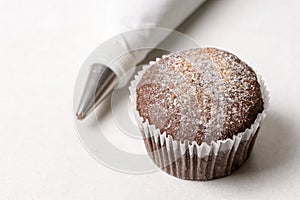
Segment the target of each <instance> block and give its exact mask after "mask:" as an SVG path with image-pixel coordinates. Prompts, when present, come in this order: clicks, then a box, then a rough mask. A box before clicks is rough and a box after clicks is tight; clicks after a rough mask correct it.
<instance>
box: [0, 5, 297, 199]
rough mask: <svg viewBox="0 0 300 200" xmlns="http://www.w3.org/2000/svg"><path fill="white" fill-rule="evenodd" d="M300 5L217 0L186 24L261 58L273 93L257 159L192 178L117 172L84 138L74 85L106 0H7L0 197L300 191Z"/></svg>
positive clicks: (197, 34)
mask: <svg viewBox="0 0 300 200" xmlns="http://www.w3.org/2000/svg"><path fill="white" fill-rule="evenodd" d="M299 8H300V3H299V1H298V0H289V1H284V0H264V1H261V0H252V1H244V0H228V1H221V0H210V1H209V2H208V3H206V4H205V5H204V6H203V7H201V8H200V9H199V10H198V12H197V13H196V14H194V15H193V16H192V17H191V18H190V19H189V20H188V22H187V23H186V24H184V26H182V27H181V28H180V29H179V30H180V31H181V32H183V33H185V34H187V35H189V36H191V37H192V38H194V39H195V40H197V41H198V42H199V43H200V44H201V45H203V46H214V47H218V48H222V49H226V50H228V51H230V52H233V53H235V54H236V55H238V56H239V57H240V58H241V59H242V60H244V61H246V62H247V63H248V64H250V65H251V66H254V68H255V69H256V70H257V71H258V73H260V74H262V75H263V77H264V79H265V81H266V84H267V86H268V89H269V91H270V94H271V107H270V111H269V116H268V118H267V119H266V121H265V124H264V126H263V128H262V129H261V132H260V135H259V137H258V140H257V143H256V146H255V149H254V151H253V153H252V155H251V157H250V159H249V160H248V161H247V163H246V164H245V165H244V166H243V167H242V168H241V169H240V170H238V171H237V172H235V173H234V174H232V175H231V176H229V177H226V178H222V179H218V180H214V181H209V182H191V181H183V180H180V179H176V178H173V177H171V176H169V175H166V174H165V173H163V172H156V173H152V174H146V175H131V174H124V173H119V172H116V171H113V170H111V169H109V168H106V167H104V166H103V165H101V164H100V163H98V162H97V161H96V160H94V159H93V158H92V157H91V156H90V155H89V154H88V153H87V152H86V151H85V150H84V148H83V147H82V145H81V144H80V141H79V139H78V136H77V134H76V130H75V126H74V118H73V110H72V109H73V108H72V107H73V102H72V101H73V99H72V98H73V89H74V84H75V80H76V76H77V73H78V72H79V70H80V66H81V64H82V63H83V61H84V60H85V58H86V57H87V56H88V55H89V53H90V52H91V51H92V50H93V49H94V48H95V47H97V46H98V45H99V44H100V43H101V42H102V38H101V36H102V35H103V34H102V33H103V31H104V30H105V27H103V26H101V24H102V20H103V12H102V11H103V10H104V9H105V3H104V1H100V0H94V1H92V0H89V1H70V0H59V1H58V0H57V1H54V0H53V1H38V0H35V1H34V0H27V1H22V0H6V1H5V0H0V91H1V93H0V106H1V109H0V110H1V113H0V199H151V200H153V199H165V198H166V197H168V198H169V197H170V198H173V199H193V198H194V199H196V198H197V199H199V198H201V199H218V200H220V199H297V198H298V199H299V198H300V190H299V188H300V170H299V168H300V153H299V152H300V145H299V141H300V135H299V134H300V123H299V122H298V120H299V119H300V104H299V97H300V93H299V85H300V78H299V77H300V74H299V73H300V68H299V53H300V39H299V35H300V22H299V19H300V12H299Z"/></svg>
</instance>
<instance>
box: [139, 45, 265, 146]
mask: <svg viewBox="0 0 300 200" xmlns="http://www.w3.org/2000/svg"><path fill="white" fill-rule="evenodd" d="M136 93H137V99H136V101H137V108H136V109H137V111H138V112H139V115H140V116H141V117H142V118H143V120H144V121H145V120H148V121H149V123H150V124H153V125H155V126H156V128H158V129H160V132H161V133H163V132H166V135H167V136H168V135H171V136H172V137H173V139H174V140H178V141H183V140H187V141H190V142H192V141H196V142H197V143H198V144H201V143H203V142H206V143H208V144H210V143H211V142H212V141H218V140H224V139H227V138H232V137H233V135H236V134H238V133H239V132H243V131H245V129H246V128H250V126H251V124H253V123H254V121H255V119H256V116H257V114H258V113H260V112H262V111H263V100H262V97H261V91H260V85H259V83H258V81H257V77H256V74H255V72H254V71H253V70H252V69H251V68H250V67H249V66H248V65H247V64H246V63H244V62H242V61H241V60H240V59H239V58H237V57H236V56H235V55H233V54H231V53H228V52H226V51H223V50H219V49H215V48H197V49H190V50H184V51H180V52H176V53H171V54H169V55H167V56H165V57H163V58H162V59H160V60H158V61H156V62H155V63H154V64H152V65H151V66H150V67H149V68H148V69H147V70H146V71H145V73H144V74H143V76H142V78H141V79H140V81H139V82H138V84H137V87H136Z"/></svg>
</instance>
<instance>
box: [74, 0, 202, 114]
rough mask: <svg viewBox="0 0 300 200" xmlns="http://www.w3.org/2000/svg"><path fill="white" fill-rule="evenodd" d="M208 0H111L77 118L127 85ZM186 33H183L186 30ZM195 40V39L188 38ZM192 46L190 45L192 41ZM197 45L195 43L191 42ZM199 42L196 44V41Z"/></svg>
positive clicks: (88, 63) (90, 60)
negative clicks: (152, 52) (136, 69)
mask: <svg viewBox="0 0 300 200" xmlns="http://www.w3.org/2000/svg"><path fill="white" fill-rule="evenodd" d="M204 1H205V0H186V1H183V0H151V1H148V0H127V1H117V0H111V1H108V4H107V5H105V6H107V9H106V12H107V13H106V15H105V16H106V24H105V25H103V27H104V38H107V40H105V42H104V43H102V44H101V45H100V46H99V47H98V48H96V49H95V50H94V51H93V52H92V53H91V54H90V55H89V57H88V58H87V59H86V61H85V62H84V63H83V66H82V67H88V68H89V75H88V78H87V81H86V83H85V87H84V90H83V92H82V96H81V99H80V102H79V105H78V109H77V112H76V116H77V119H79V120H81V119H84V118H85V117H86V116H87V115H89V114H90V113H91V112H92V111H93V110H94V109H95V108H96V107H97V106H98V105H99V104H100V103H101V102H102V101H103V100H104V99H105V98H106V97H107V96H108V95H109V94H110V93H111V92H112V91H113V90H114V89H115V88H121V87H124V86H125V85H126V84H127V83H128V81H129V80H130V78H131V77H132V75H133V73H134V72H135V70H134V69H135V67H136V66H137V64H138V63H140V62H141V61H142V60H143V59H145V57H146V56H147V54H148V53H149V52H150V51H151V50H153V49H155V48H159V49H163V50H166V49H167V50H168V51H170V52H173V51H176V50H179V49H172V48H170V47H164V46H163V45H162V43H163V41H164V40H165V39H166V38H169V37H172V35H173V37H175V41H176V38H177V37H180V38H184V37H181V35H180V33H179V32H176V31H175V32H174V31H173V29H175V28H177V27H178V26H179V25H180V24H182V23H183V22H184V20H185V19H186V18H188V17H189V16H190V15H191V14H192V13H193V12H194V11H195V10H196V9H197V8H198V7H199V6H200V5H201V4H202V3H203V2H204ZM182 35H183V34H182ZM185 42H186V43H188V44H189V43H191V41H188V40H187V41H185ZM188 46H189V45H188ZM191 46H193V45H191ZM194 46H195V45H194Z"/></svg>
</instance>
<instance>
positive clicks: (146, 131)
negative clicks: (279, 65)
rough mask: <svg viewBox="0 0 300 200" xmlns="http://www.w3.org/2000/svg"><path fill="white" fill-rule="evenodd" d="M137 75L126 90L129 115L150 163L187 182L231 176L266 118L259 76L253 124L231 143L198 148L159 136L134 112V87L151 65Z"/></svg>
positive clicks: (266, 104) (265, 95)
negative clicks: (130, 108) (260, 107)
mask: <svg viewBox="0 0 300 200" xmlns="http://www.w3.org/2000/svg"><path fill="white" fill-rule="evenodd" d="M158 60H159V59H157V60H156V61H158ZM153 63H154V62H150V64H149V65H147V66H144V68H143V69H142V70H141V71H139V72H138V74H137V75H136V76H135V77H134V80H133V81H132V82H131V85H130V87H129V90H130V99H131V102H132V106H133V112H134V115H135V118H136V120H137V123H138V125H139V129H140V131H141V132H142V135H143V138H144V143H145V146H146V149H147V152H148V154H149V156H150V157H151V159H152V160H153V162H154V163H155V164H156V165H157V166H158V167H159V168H161V169H162V170H163V171H165V172H167V173H168V174H170V175H172V176H175V177H178V178H181V179H187V180H200V181H204V180H210V179H215V178H220V177H223V176H226V175H229V174H231V173H232V172H233V171H234V170H235V169H237V168H239V167H240V166H241V165H242V164H243V163H244V162H245V160H246V159H247V158H248V157H249V155H250V153H251V150H252V148H253V146H254V143H255V140H256V137H257V134H258V131H259V128H260V126H261V123H262V121H263V120H264V118H265V117H266V115H267V109H268V107H269V95H268V91H267V89H266V87H265V84H264V81H263V80H262V78H261V76H259V75H258V76H257V77H258V81H259V84H260V89H261V93H262V99H263V102H264V110H263V111H262V112H261V113H259V114H258V115H257V117H256V120H255V121H254V123H253V124H252V125H251V126H250V128H247V129H246V130H245V131H244V132H240V133H238V134H237V135H234V136H233V138H232V139H230V138H228V139H226V140H219V141H217V142H214V141H213V142H212V143H211V144H207V143H205V142H203V143H202V144H201V145H198V144H197V142H196V141H192V142H190V141H177V140H173V138H172V137H171V136H170V135H168V136H166V133H161V132H160V130H159V129H157V128H156V127H155V126H154V125H153V124H149V122H148V120H143V118H142V117H141V116H140V115H139V113H138V111H137V110H136V86H137V84H138V82H139V81H140V79H141V77H142V75H143V74H144V72H145V71H146V70H147V69H148V68H149V67H150V66H151V65H152V64H153Z"/></svg>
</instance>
